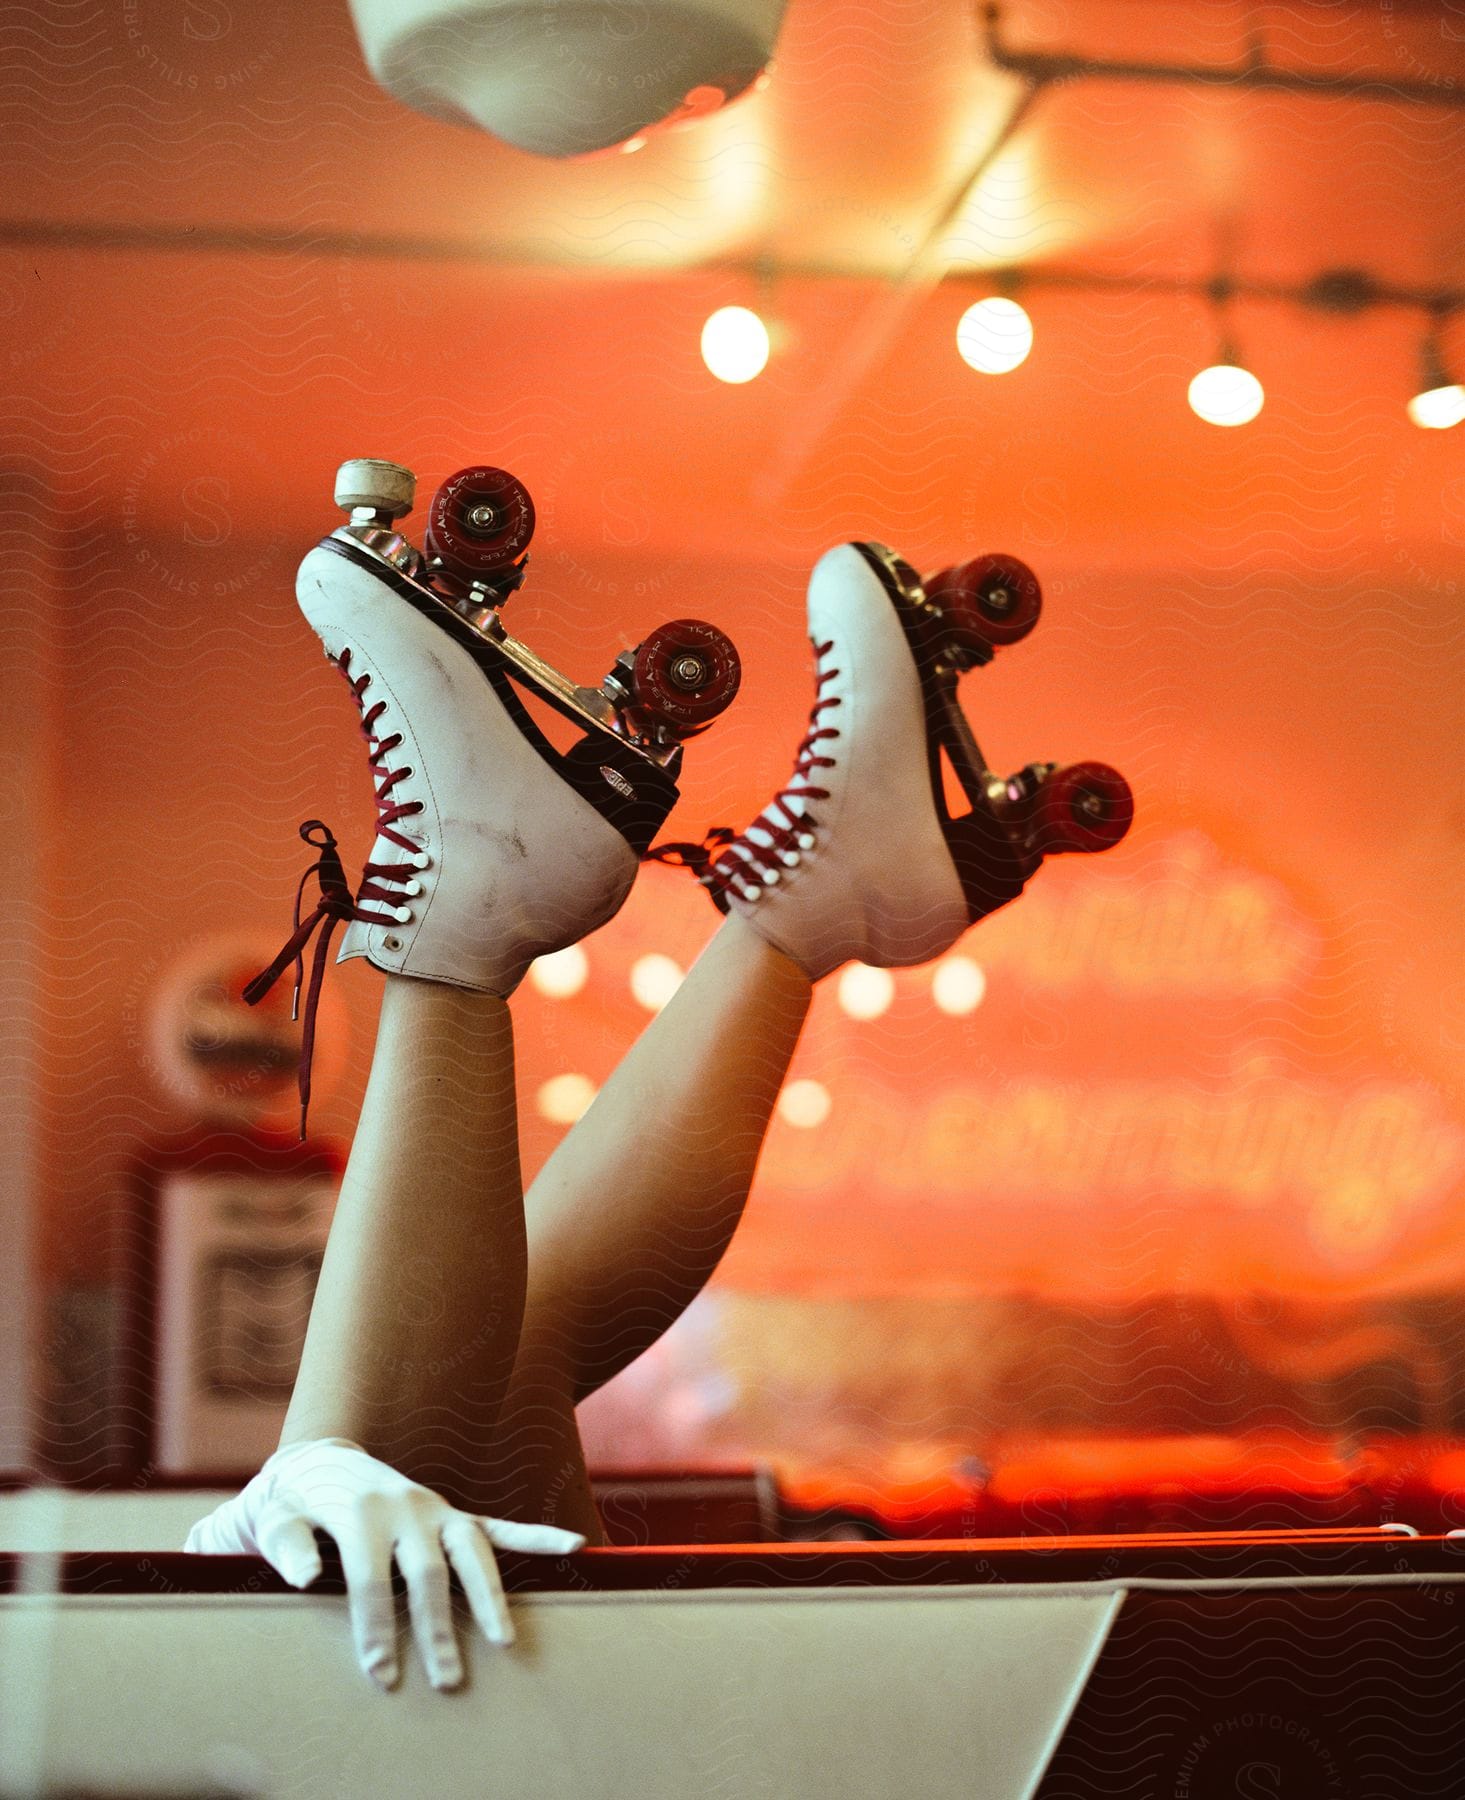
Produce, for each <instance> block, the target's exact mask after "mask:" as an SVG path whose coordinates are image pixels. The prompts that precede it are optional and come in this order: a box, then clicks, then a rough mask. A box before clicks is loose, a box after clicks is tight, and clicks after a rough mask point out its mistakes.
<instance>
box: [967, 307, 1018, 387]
mask: <svg viewBox="0 0 1465 1800" xmlns="http://www.w3.org/2000/svg"><path fill="white" fill-rule="evenodd" d="M1032 347H1033V322H1032V320H1031V319H1030V318H1029V317H1028V316H1027V314H1026V313H1025V312H1024V311H1023V309H1022V308H1021V307H1020V306H1019V305H1018V303H1017V302H1016V300H1006V299H1003V298H1002V297H1001V296H1000V295H995V294H994V295H993V296H992V298H991V299H988V300H978V302H977V303H976V305H975V306H969V307H968V308H967V309H966V311H965V312H964V313H963V314H962V315H961V319H960V320H959V322H958V324H957V327H956V348H957V351H958V353H959V354H960V356H961V360H962V361H963V362H964V363H965V364H966V365H967V367H968V368H970V369H975V370H977V372H978V373H979V374H982V375H1006V374H1008V373H1009V372H1010V371H1011V370H1013V369H1015V368H1017V366H1018V365H1019V364H1020V363H1022V362H1025V361H1026V360H1027V354H1028V351H1029V350H1031V349H1032Z"/></svg>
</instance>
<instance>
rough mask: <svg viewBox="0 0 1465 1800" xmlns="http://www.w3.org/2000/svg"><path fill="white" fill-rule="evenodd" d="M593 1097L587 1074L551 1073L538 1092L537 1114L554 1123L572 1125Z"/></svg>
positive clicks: (593, 1090)
mask: <svg viewBox="0 0 1465 1800" xmlns="http://www.w3.org/2000/svg"><path fill="white" fill-rule="evenodd" d="M594 1098H595V1083H594V1082H593V1081H592V1080H591V1079H590V1077H589V1076H588V1075H573V1074H568V1073H567V1074H564V1075H552V1076H551V1077H550V1078H549V1080H548V1081H546V1082H545V1083H544V1085H543V1087H541V1088H540V1090H539V1094H538V1106H539V1116H540V1118H542V1119H548V1120H549V1121H550V1122H551V1123H552V1124H555V1125H573V1124H574V1123H575V1121H576V1119H578V1118H579V1117H580V1116H581V1114H582V1113H583V1112H584V1111H585V1109H586V1107H587V1106H589V1104H590V1102H591V1101H592V1100H593V1099H594Z"/></svg>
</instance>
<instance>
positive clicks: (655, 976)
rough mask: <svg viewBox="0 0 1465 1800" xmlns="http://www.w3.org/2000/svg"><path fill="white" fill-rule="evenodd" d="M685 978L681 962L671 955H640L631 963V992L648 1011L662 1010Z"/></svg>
mask: <svg viewBox="0 0 1465 1800" xmlns="http://www.w3.org/2000/svg"><path fill="white" fill-rule="evenodd" d="M683 979H684V976H683V970H682V967H681V964H680V963H675V962H673V961H672V959H671V958H670V957H669V956H660V955H657V954H655V953H653V954H652V955H650V956H638V957H637V958H636V960H635V962H633V963H632V964H631V993H632V995H633V997H634V998H635V1000H636V1002H637V1004H638V1005H640V1006H644V1007H645V1008H646V1010H647V1012H660V1011H661V1009H662V1007H663V1006H665V1005H666V1003H667V1001H668V1000H670V999H671V997H672V995H673V994H674V993H675V992H676V991H677V989H678V988H679V987H680V986H681V985H682V981H683Z"/></svg>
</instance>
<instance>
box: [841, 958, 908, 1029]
mask: <svg viewBox="0 0 1465 1800" xmlns="http://www.w3.org/2000/svg"><path fill="white" fill-rule="evenodd" d="M838 991H839V1005H840V1010H841V1012H843V1013H845V1014H846V1015H847V1016H848V1017H849V1018H851V1019H878V1018H879V1017H880V1015H881V1013H883V1012H887V1011H888V1010H889V1008H890V1002H891V1001H892V1000H893V999H894V998H895V980H894V977H893V976H892V975H891V973H890V971H889V970H888V969H872V968H871V967H870V965H869V964H868V963H858V962H857V963H851V964H850V965H849V967H848V968H847V969H846V970H845V971H844V973H843V974H842V975H841V976H840V978H839V990H838Z"/></svg>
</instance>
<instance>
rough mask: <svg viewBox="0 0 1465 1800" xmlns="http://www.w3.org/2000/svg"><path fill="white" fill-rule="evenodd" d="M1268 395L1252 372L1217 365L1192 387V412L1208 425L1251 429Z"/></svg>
mask: <svg viewBox="0 0 1465 1800" xmlns="http://www.w3.org/2000/svg"><path fill="white" fill-rule="evenodd" d="M1265 399H1266V395H1265V394H1264V393H1263V392H1262V384H1261V383H1260V382H1259V381H1258V380H1257V378H1256V376H1255V375H1253V374H1252V372H1251V370H1250V369H1242V368H1238V367H1237V365H1236V364H1235V363H1213V364H1212V366H1211V367H1210V368H1209V369H1202V370H1201V372H1200V374H1199V375H1197V376H1195V377H1194V379H1193V380H1192V381H1191V384H1190V408H1191V411H1192V412H1193V413H1195V415H1196V417H1197V418H1201V419H1204V420H1205V422H1206V424H1207V425H1249V424H1250V423H1251V421H1252V420H1253V419H1254V418H1255V417H1256V415H1257V414H1258V413H1259V412H1260V411H1261V409H1262V402H1263V400H1265Z"/></svg>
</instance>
